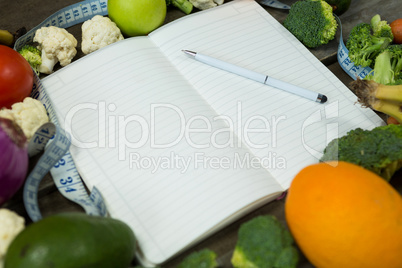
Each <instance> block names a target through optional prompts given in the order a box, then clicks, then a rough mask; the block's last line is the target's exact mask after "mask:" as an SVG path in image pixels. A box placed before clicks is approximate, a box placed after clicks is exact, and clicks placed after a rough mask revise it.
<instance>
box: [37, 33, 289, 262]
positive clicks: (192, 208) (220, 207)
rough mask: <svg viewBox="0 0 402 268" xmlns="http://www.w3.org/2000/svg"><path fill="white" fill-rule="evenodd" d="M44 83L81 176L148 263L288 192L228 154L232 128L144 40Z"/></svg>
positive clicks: (245, 159)
mask: <svg viewBox="0 0 402 268" xmlns="http://www.w3.org/2000/svg"><path fill="white" fill-rule="evenodd" d="M43 84H44V87H45V88H46V90H47V94H48V95H49V97H50V99H52V100H53V104H54V107H55V109H56V111H57V114H58V116H59V120H60V121H61V124H62V126H63V127H64V128H65V129H66V130H67V131H68V132H70V133H71V134H72V138H73V146H72V148H71V153H72V155H73V158H74V161H75V163H76V166H77V168H78V171H79V173H80V175H81V176H82V177H83V179H84V181H85V182H86V184H87V186H88V187H89V189H91V188H92V186H94V185H95V186H96V187H97V188H98V189H99V190H100V191H101V193H102V195H103V196H104V197H105V200H106V205H107V208H108V210H109V212H110V214H111V216H112V217H115V218H118V219H121V220H123V221H124V222H126V223H128V224H129V225H130V226H131V227H132V229H133V230H134V232H135V234H136V236H137V238H138V241H139V245H140V248H141V250H142V252H144V255H145V259H146V260H148V261H150V262H152V263H160V262H163V261H164V260H166V259H167V258H169V257H171V256H172V255H174V254H176V253H177V252H178V251H180V250H182V249H183V248H184V247H186V246H188V245H190V244H191V243H194V242H195V241H197V240H199V239H201V238H202V237H203V236H204V235H205V234H206V233H207V232H209V231H211V230H214V228H215V227H216V226H217V225H218V224H222V223H223V222H225V221H227V219H228V218H231V217H233V216H235V215H237V214H238V212H239V211H240V210H242V209H243V212H246V210H244V208H245V207H250V206H253V205H256V204H257V203H256V201H257V200H259V202H268V200H271V199H272V198H274V197H275V196H277V195H279V194H280V193H281V192H283V190H284V189H283V188H281V187H280V186H279V184H277V182H276V181H275V180H274V179H273V178H272V177H271V175H270V174H269V173H268V172H267V171H266V170H265V169H263V168H261V166H259V164H258V163H253V166H252V167H250V162H251V160H250V159H251V158H252V157H253V155H252V154H251V153H250V151H248V150H247V148H240V149H236V148H234V147H233V146H231V144H232V143H234V141H233V140H234V137H232V136H231V133H230V129H228V128H227V127H226V125H225V124H224V123H223V121H222V120H220V119H219V118H218V115H217V114H215V112H214V110H213V109H212V108H211V107H210V106H209V105H208V104H207V103H206V102H205V100H204V99H203V98H201V97H200V95H199V93H198V92H197V91H195V90H194V89H193V88H192V87H191V85H190V84H189V83H188V82H187V81H186V80H185V79H183V78H182V76H181V74H180V73H179V72H178V71H177V70H176V69H175V68H174V67H173V66H172V65H171V64H170V63H169V61H168V60H167V59H166V58H165V57H164V56H163V54H162V53H161V52H160V51H159V50H158V48H156V47H154V46H153V43H152V42H150V41H149V39H148V38H146V37H141V38H133V39H126V40H124V41H121V42H118V43H115V44H113V45H110V46H108V47H106V48H104V49H102V50H100V51H98V52H95V53H93V54H90V55H88V56H86V57H85V58H83V59H81V60H78V61H76V62H75V63H72V64H71V65H69V66H66V67H64V68H63V69H62V71H60V72H56V73H54V74H53V75H51V76H49V77H47V78H46V79H44V80H43ZM270 194H272V196H270V197H267V196H269V195H270ZM264 198H268V199H266V200H265V201H264V200H263V199H264ZM237 216H240V214H239V215H237Z"/></svg>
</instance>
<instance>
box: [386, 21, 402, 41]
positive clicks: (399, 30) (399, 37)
mask: <svg viewBox="0 0 402 268" xmlns="http://www.w3.org/2000/svg"><path fill="white" fill-rule="evenodd" d="M389 25H390V26H391V31H392V34H393V35H394V43H396V44H402V19H397V20H394V21H393V22H391V23H390V24H389Z"/></svg>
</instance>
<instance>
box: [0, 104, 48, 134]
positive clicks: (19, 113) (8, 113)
mask: <svg viewBox="0 0 402 268" xmlns="http://www.w3.org/2000/svg"><path fill="white" fill-rule="evenodd" d="M0 117H4V118H8V119H10V120H13V121H14V122H15V123H17V124H18V125H19V126H20V128H21V129H22V131H23V132H24V134H25V136H26V138H27V140H30V139H31V138H32V136H33V135H34V134H35V131H36V130H37V129H38V128H39V127H40V126H41V125H43V124H45V123H47V122H49V117H48V115H47V112H46V109H45V107H44V106H43V104H42V103H41V102H40V101H38V100H36V99H33V98H31V97H27V98H25V99H24V101H23V102H17V103H14V104H13V105H12V106H11V109H3V110H0Z"/></svg>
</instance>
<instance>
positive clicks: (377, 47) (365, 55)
mask: <svg viewBox="0 0 402 268" xmlns="http://www.w3.org/2000/svg"><path fill="white" fill-rule="evenodd" d="M391 42H392V39H391V38H389V37H381V36H375V35H373V32H372V27H371V24H368V23H364V22H363V23H359V24H357V25H356V26H355V27H353V28H352V30H351V32H350V34H349V38H348V40H347V42H346V48H347V49H348V50H349V58H350V60H351V61H353V63H354V64H355V65H361V66H363V67H367V66H370V67H374V62H375V59H376V57H377V56H378V54H380V52H381V51H383V50H384V49H385V48H386V47H387V46H388V45H390V43H391Z"/></svg>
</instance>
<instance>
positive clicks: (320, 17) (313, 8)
mask: <svg viewBox="0 0 402 268" xmlns="http://www.w3.org/2000/svg"><path fill="white" fill-rule="evenodd" d="M283 25H284V26H285V27H286V28H287V29H288V30H289V31H290V32H291V33H292V34H293V35H294V36H295V37H296V38H297V39H299V40H300V41H301V42H302V43H303V44H304V45H305V46H307V47H309V48H316V47H318V46H320V45H323V44H327V43H328V42H329V41H330V40H332V39H334V37H335V34H336V29H337V26H338V24H337V23H336V20H335V17H334V14H333V13H332V7H331V6H330V5H329V4H328V3H327V2H325V1H324V0H303V1H297V2H295V3H294V4H293V5H292V6H291V8H290V10H289V14H288V16H287V17H286V19H285V21H284V22H283Z"/></svg>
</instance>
